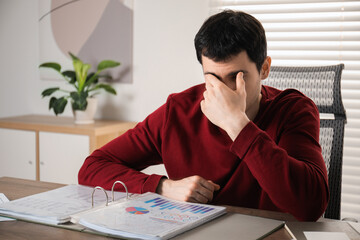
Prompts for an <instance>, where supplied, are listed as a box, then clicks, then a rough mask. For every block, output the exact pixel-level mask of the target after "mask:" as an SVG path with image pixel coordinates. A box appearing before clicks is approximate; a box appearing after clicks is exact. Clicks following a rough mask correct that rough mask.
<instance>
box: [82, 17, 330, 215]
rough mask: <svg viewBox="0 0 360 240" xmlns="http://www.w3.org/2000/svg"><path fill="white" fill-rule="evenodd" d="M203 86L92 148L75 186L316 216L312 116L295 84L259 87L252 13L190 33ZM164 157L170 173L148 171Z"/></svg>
mask: <svg viewBox="0 0 360 240" xmlns="http://www.w3.org/2000/svg"><path fill="white" fill-rule="evenodd" d="M195 48H196V52H197V57H198V60H199V62H200V63H201V64H202V68H203V72H204V76H205V84H201V85H198V86H194V87H192V88H190V89H188V90H186V91H184V92H181V93H178V94H172V95H170V96H169V98H168V100H167V102H166V103H165V104H164V105H163V106H161V107H160V108H159V109H157V110H156V111H155V112H153V113H152V114H150V115H149V116H148V117H147V118H146V119H145V120H144V121H143V122H141V123H139V124H138V125H137V126H136V127H135V128H134V129H132V130H129V131H128V132H127V133H125V134H124V135H122V136H120V137H118V138H116V139H114V140H113V141H111V142H110V143H108V144H107V145H105V146H104V147H102V148H100V149H98V150H96V151H94V152H93V153H92V154H91V155H90V156H89V157H88V158H87V159H86V161H85V163H84V165H83V166H82V168H81V169H80V172H79V183H80V184H85V185H92V186H94V185H100V186H103V187H105V188H107V189H109V188H111V186H112V184H113V182H114V181H115V180H121V181H123V182H125V184H126V185H127V187H128V189H129V191H130V192H134V193H144V192H148V191H150V192H157V193H159V194H162V195H164V196H167V197H170V198H173V199H177V200H182V201H191V202H199V203H211V204H224V205H234V206H243V207H249V208H259V209H267V210H274V211H281V212H288V213H290V214H292V215H293V216H295V217H296V218H297V219H299V220H308V221H309V220H310V221H311V220H316V219H318V218H319V217H320V216H321V215H322V214H323V212H324V211H325V209H326V206H327V202H328V183H327V172H326V167H325V164H324V161H323V159H322V155H321V147H320V145H319V143H318V140H319V113H318V111H317V108H316V106H315V105H314V103H313V102H312V101H311V100H310V99H308V98H307V97H305V96H304V95H302V94H301V93H299V92H298V91H296V90H285V91H279V90H277V89H274V88H270V87H267V86H262V85H261V81H262V80H265V79H266V78H267V77H268V74H269V71H270V65H271V58H270V57H268V56H267V47H266V37H265V32H264V29H263V27H262V25H261V24H260V22H259V21H257V20H256V19H255V18H253V17H252V16H250V15H248V14H246V13H243V12H234V11H224V12H222V13H219V14H216V15H214V16H212V17H210V18H209V19H208V20H207V21H206V22H205V23H204V24H203V26H202V27H201V29H200V30H199V32H198V33H197V35H196V37H195ZM160 163H164V165H165V168H166V171H167V173H168V176H169V178H166V177H165V176H159V175H155V174H153V175H146V174H143V173H141V172H140V171H141V170H142V169H144V168H146V167H147V166H150V165H154V164H160Z"/></svg>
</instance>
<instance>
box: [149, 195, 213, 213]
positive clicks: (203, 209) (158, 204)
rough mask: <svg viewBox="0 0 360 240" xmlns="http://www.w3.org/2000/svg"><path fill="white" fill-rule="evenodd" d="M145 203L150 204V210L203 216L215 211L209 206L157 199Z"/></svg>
mask: <svg viewBox="0 0 360 240" xmlns="http://www.w3.org/2000/svg"><path fill="white" fill-rule="evenodd" d="M145 203H147V204H150V205H151V206H150V207H152V208H159V209H160V210H165V209H177V210H180V211H181V212H182V213H184V212H191V213H193V214H204V213H207V212H211V211H213V210H215V209H214V208H212V207H209V206H201V205H195V204H188V203H179V202H173V201H169V200H166V199H162V198H159V197H157V198H153V199H150V200H148V201H146V202H145Z"/></svg>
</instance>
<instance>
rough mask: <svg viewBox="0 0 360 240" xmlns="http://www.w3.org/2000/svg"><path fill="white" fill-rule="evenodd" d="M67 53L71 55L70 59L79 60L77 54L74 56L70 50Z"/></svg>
mask: <svg viewBox="0 0 360 240" xmlns="http://www.w3.org/2000/svg"><path fill="white" fill-rule="evenodd" d="M69 55H70V57H71V59H72V60H73V61H74V60H78V61H80V58H78V57H77V56H75V55H74V54H72V53H71V52H69Z"/></svg>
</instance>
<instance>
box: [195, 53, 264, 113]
mask: <svg viewBox="0 0 360 240" xmlns="http://www.w3.org/2000/svg"><path fill="white" fill-rule="evenodd" d="M268 61H270V62H271V60H270V58H268V59H267V60H266V61H265V63H264V65H267V64H270V62H268ZM202 66H203V72H204V75H205V76H206V75H208V74H211V75H213V76H215V77H216V78H217V79H218V80H219V81H221V82H223V83H224V84H225V85H226V86H228V87H229V88H231V89H232V90H235V89H236V76H237V74H238V72H243V74H244V75H243V76H244V77H243V78H244V81H245V89H246V95H247V96H246V113H247V114H249V113H251V114H255V115H256V113H257V110H258V107H259V104H260V99H261V93H260V91H261V80H263V79H265V78H266V77H267V74H263V73H259V72H258V70H257V68H256V64H255V63H254V62H252V61H251V60H250V59H249V57H248V55H247V53H246V51H241V52H240V53H239V54H238V55H235V56H234V57H232V58H230V59H229V60H227V61H224V62H214V61H213V60H211V59H209V58H207V57H205V56H202ZM265 67H268V68H270V65H269V66H265ZM263 69H264V66H263ZM261 72H263V71H261ZM267 73H268V72H267Z"/></svg>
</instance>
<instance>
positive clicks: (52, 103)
mask: <svg viewBox="0 0 360 240" xmlns="http://www.w3.org/2000/svg"><path fill="white" fill-rule="evenodd" d="M56 100H57V98H56V97H52V98H50V101H49V110H50V109H52V108H53V107H54V103H55V102H56Z"/></svg>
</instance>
